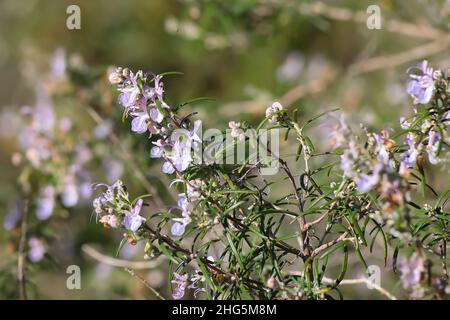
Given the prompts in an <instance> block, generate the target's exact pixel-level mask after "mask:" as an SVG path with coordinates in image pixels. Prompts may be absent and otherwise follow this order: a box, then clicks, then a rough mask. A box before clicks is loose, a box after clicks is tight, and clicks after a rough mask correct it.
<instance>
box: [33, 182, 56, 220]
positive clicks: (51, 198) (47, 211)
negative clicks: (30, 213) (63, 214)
mask: <svg viewBox="0 0 450 320" xmlns="http://www.w3.org/2000/svg"><path fill="white" fill-rule="evenodd" d="M54 207H55V188H54V187H53V186H47V187H45V188H44V189H43V190H42V192H41V194H40V196H39V198H38V199H37V207H36V216H37V218H38V219H39V220H47V219H48V218H49V217H50V216H51V215H52V213H53V209H54Z"/></svg>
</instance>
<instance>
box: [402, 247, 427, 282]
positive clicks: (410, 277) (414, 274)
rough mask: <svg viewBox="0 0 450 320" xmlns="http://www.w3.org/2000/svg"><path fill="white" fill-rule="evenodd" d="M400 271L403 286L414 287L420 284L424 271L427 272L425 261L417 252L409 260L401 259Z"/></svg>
mask: <svg viewBox="0 0 450 320" xmlns="http://www.w3.org/2000/svg"><path fill="white" fill-rule="evenodd" d="M399 271H400V277H401V279H402V282H403V288H405V289H408V288H413V287H415V286H417V285H418V284H420V280H421V278H422V273H423V272H425V265H424V261H423V259H422V257H421V256H420V255H419V254H418V253H417V252H414V253H413V255H412V256H411V258H409V260H408V259H402V260H400V262H399Z"/></svg>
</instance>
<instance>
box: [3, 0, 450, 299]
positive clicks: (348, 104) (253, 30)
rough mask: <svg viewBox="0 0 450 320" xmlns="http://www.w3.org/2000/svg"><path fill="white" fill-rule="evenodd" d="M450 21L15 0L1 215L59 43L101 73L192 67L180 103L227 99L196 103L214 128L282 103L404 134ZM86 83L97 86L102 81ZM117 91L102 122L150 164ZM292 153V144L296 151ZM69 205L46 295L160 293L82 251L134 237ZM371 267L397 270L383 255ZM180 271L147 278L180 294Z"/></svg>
mask: <svg viewBox="0 0 450 320" xmlns="http://www.w3.org/2000/svg"><path fill="white" fill-rule="evenodd" d="M70 4H77V5H79V6H80V8H81V30H68V29H67V27H66V19H67V17H68V15H67V14H66V8H67V7H68V6H69V5H70ZM374 4H375V5H378V6H379V8H380V9H381V18H382V20H381V29H380V30H370V29H369V28H368V27H367V26H366V19H367V17H368V14H367V13H366V9H367V7H368V6H369V5H374ZM449 16H450V2H449V1H445V0H435V1H425V0H411V1H401V0H397V1H395V0H385V1H365V0H363V1H361V0H354V1H338V0H336V1H324V2H319V3H318V2H315V1H301V0H266V1H264V0H241V1H237V0H236V1H235V0H230V1H228V0H227V1H220V0H204V1H200V0H198V1H194V0H192V1H189V0H164V1H156V0H155V1H145V0H142V1H140V0H129V1H117V2H112V1H106V0H97V1H89V0H86V1H68V0H60V1H50V0H24V1H15V0H2V1H0V70H1V73H0V84H1V85H0V113H1V118H0V119H1V120H0V121H1V122H0V134H1V138H0V168H1V169H0V175H1V176H0V178H1V183H0V220H1V221H3V218H4V216H5V214H6V212H7V208H8V204H9V203H10V202H11V201H12V200H13V199H15V198H16V197H17V184H16V181H17V178H18V173H19V171H18V168H17V167H14V166H13V165H12V164H11V156H12V154H13V153H14V152H15V151H16V150H17V142H16V136H17V134H18V132H20V130H21V127H20V125H16V123H18V122H17V121H16V118H17V117H18V116H19V108H20V107H21V106H24V105H32V104H33V103H34V102H35V99H36V98H35V94H34V85H35V84H36V83H37V82H39V80H40V79H39V77H40V74H41V72H44V71H43V70H46V69H48V67H49V64H50V60H51V57H52V55H53V54H54V52H55V50H57V49H58V48H64V49H65V51H66V53H67V56H68V57H69V59H72V62H73V63H75V64H78V65H81V66H83V68H84V69H87V70H89V71H92V70H94V71H93V72H94V73H95V72H97V71H96V70H100V71H98V72H100V73H101V72H103V71H105V70H106V69H107V68H108V67H110V66H128V67H130V68H131V69H133V70H134V69H143V70H151V71H154V72H165V71H181V72H183V73H184V76H176V77H170V78H168V80H167V81H166V83H165V85H166V92H167V96H168V100H169V102H172V103H174V102H182V101H186V100H189V99H192V98H196V97H203V96H207V97H211V98H213V99H214V101H209V102H202V103H198V104H196V105H195V106H193V107H189V108H192V111H193V110H194V108H195V111H196V112H198V113H199V117H200V118H202V119H203V121H204V123H205V125H206V126H208V127H217V128H223V127H225V126H227V123H228V121H230V120H239V121H243V120H246V121H248V122H250V123H255V122H257V121H258V119H260V117H261V116H263V114H264V111H265V109H266V107H267V106H268V105H269V104H270V103H271V102H273V101H275V100H279V101H281V102H282V104H284V105H285V106H287V107H293V106H300V107H301V109H300V110H301V112H300V114H301V116H304V117H308V116H312V115H314V114H318V113H320V112H322V111H324V110H328V109H332V108H335V107H339V108H341V109H342V110H343V111H345V112H346V113H347V114H349V120H350V121H351V122H352V123H353V124H355V125H358V124H359V123H360V122H363V123H365V124H366V125H367V126H368V127H369V128H370V129H375V130H380V129H382V128H389V127H390V128H397V126H398V118H399V116H400V115H405V114H406V115H408V114H411V112H412V108H411V99H409V97H407V95H406V93H405V89H404V88H405V84H406V81H407V76H406V74H405V71H406V69H407V67H408V66H410V65H413V64H416V63H417V62H418V61H421V60H423V59H428V60H430V61H431V62H432V64H433V65H434V66H435V67H436V68H438V67H440V68H444V69H446V68H447V67H450V58H449V52H450V51H449V43H448V40H445V41H443V40H442V39H444V37H445V35H446V34H447V33H448V29H449V26H450V24H449V23H450V20H449ZM84 85H85V87H89V81H87V83H85V84H84ZM85 89H86V90H88V88H85ZM105 90H106V92H109V93H107V95H110V102H108V103H105V104H107V105H108V106H107V107H104V108H103V109H102V116H105V117H109V118H110V119H113V120H114V122H115V124H116V126H115V132H116V133H117V135H118V136H119V137H123V141H124V142H125V143H127V144H128V145H130V146H131V147H133V150H136V151H135V154H136V155H137V158H138V160H136V161H137V162H138V165H141V166H142V167H143V168H147V167H146V166H149V159H146V152H147V151H145V150H148V145H147V144H146V143H147V142H146V139H145V138H140V137H136V136H135V137H130V135H129V134H127V132H128V127H127V126H126V124H121V122H120V112H119V111H118V110H119V107H118V106H117V105H116V104H115V103H114V99H115V94H114V92H113V91H112V90H110V91H108V90H109V89H108V88H106V89H104V91H105ZM77 104H78V105H81V107H82V104H83V102H78V103H75V102H73V101H72V102H67V101H65V102H64V101H62V102H60V103H59V105H58V110H62V111H61V112H62V113H66V114H67V115H69V116H71V117H77V118H82V119H83V118H85V119H86V123H87V124H86V126H87V127H89V126H92V125H93V120H92V119H91V118H90V116H89V114H88V113H87V112H86V113H83V112H82V111H79V110H82V108H81V109H76V110H78V111H71V110H70V109H71V108H75V107H76V105H77ZM78 107H79V106H78ZM188 110H189V109H188ZM89 128H90V127H89ZM86 130H88V128H87V129H86ZM89 130H90V129H89ZM311 134H312V136H313V139H315V140H316V141H315V142H316V143H319V144H320V143H322V142H324V141H325V136H326V132H324V129H323V128H320V127H319V128H318V129H315V130H313V131H312V132H311ZM121 139H122V138H121ZM284 148H285V150H289V146H284ZM114 152H115V153H118V154H119V153H120V151H118V150H115V151H114ZM140 154H141V155H142V156H140ZM119 155H120V154H119ZM141 158H142V159H141ZM152 168H153V169H152V170H147V169H145V175H146V178H147V179H148V181H150V182H151V184H152V185H153V186H154V187H155V188H157V189H158V190H160V192H161V198H162V200H163V201H164V202H165V203H166V204H169V203H171V202H173V201H174V200H173V197H172V195H171V193H170V192H169V191H167V190H165V187H164V185H167V180H165V179H166V178H164V177H162V175H161V174H160V173H158V172H157V171H158V170H159V165H156V166H153V167H152ZM93 170H94V171H95V172H96V175H97V177H98V179H102V177H103V178H104V177H105V172H104V171H105V168H104V166H102V165H101V164H99V165H98V167H96V168H93ZM447 170H448V169H447ZM123 171H124V172H123V176H124V178H123V179H124V181H126V182H127V183H128V184H130V185H131V188H132V190H133V191H135V192H136V193H137V194H140V193H145V190H144V188H143V187H142V186H141V185H140V183H139V181H137V180H136V179H134V178H133V177H132V172H133V170H132V168H129V167H128V166H127V165H125V168H124V169H123ZM444 173H445V174H442V172H440V171H437V172H432V174H431V176H430V178H429V180H430V181H429V182H430V183H431V184H432V185H434V186H435V187H436V189H438V190H443V189H444V188H445V187H447V188H448V187H449V186H450V185H449V182H448V171H447V172H444ZM61 210H62V209H61ZM148 210H151V208H150V209H148ZM66 211H67V212H66V213H67V214H61V215H60V217H59V218H58V219H57V221H56V222H55V223H54V225H53V226H52V230H53V231H52V232H54V233H55V235H54V236H55V239H56V240H55V241H53V243H52V245H51V247H50V248H49V253H51V255H52V257H53V258H51V259H50V258H49V259H48V261H44V262H42V263H39V264H38V265H36V266H32V268H33V269H32V271H31V272H30V275H29V277H30V280H31V281H32V283H33V284H34V285H33V289H32V291H33V295H32V297H34V298H44V299H60V298H62V299H80V298H87V299H118V298H119V299H120V298H134V299H141V298H146V299H153V298H155V296H154V295H153V293H152V292H151V291H150V290H148V289H147V288H146V287H145V285H143V284H142V281H140V280H139V279H137V278H136V277H133V276H131V275H130V274H129V273H127V272H125V271H124V270H123V268H120V267H113V266H110V265H108V264H105V263H99V262H98V261H97V260H96V259H94V258H93V257H92V256H91V255H92V252H91V255H89V254H88V253H86V250H82V248H83V245H86V244H88V245H89V248H91V249H92V248H95V252H96V253H100V254H104V255H105V256H114V254H115V250H116V248H117V245H118V241H119V240H118V239H120V235H119V237H117V235H114V233H113V232H105V231H104V230H103V228H101V227H100V226H99V225H98V224H96V223H95V222H94V221H95V219H93V218H92V207H91V206H90V203H89V201H87V202H84V203H81V204H80V205H78V206H77V207H75V208H71V209H70V210H66ZM10 238H11V232H9V231H8V232H7V231H3V230H2V231H0V268H2V272H0V298H15V297H16V296H15V290H16V287H17V283H16V280H15V278H14V272H13V271H11V270H9V271H11V272H9V271H8V268H11V267H10V264H11V261H12V260H13V259H15V258H16V257H15V255H14V248H13V249H11V244H10V242H9V241H10ZM84 248H85V249H86V247H84ZM119 258H120V259H127V260H136V261H142V260H143V259H142V248H139V247H132V246H125V248H124V249H123V250H122V252H121V254H120V256H119ZM370 259H371V260H369V261H371V262H372V263H375V264H379V265H382V264H383V263H382V262H381V261H382V257H381V255H380V257H377V256H375V257H372V258H370ZM355 262H356V261H355ZM113 263H114V262H113ZM71 264H76V265H79V266H80V267H81V270H82V289H81V290H68V289H67V288H66V285H65V283H66V279H67V274H66V267H67V266H68V265H71ZM383 270H384V271H383V278H382V284H383V286H384V287H386V288H388V289H389V290H393V291H394V292H396V293H398V294H399V295H400V296H401V288H400V287H399V286H398V283H397V278H396V276H395V275H393V274H392V270H391V268H390V266H389V265H388V267H387V268H386V269H383ZM167 272H168V270H167V266H166V264H165V262H164V261H162V262H161V263H156V264H155V265H154V266H153V267H152V268H150V269H145V270H139V271H137V273H138V275H139V277H141V278H143V279H146V281H148V283H149V284H151V285H152V286H153V287H155V288H158V290H160V291H161V293H162V294H164V295H166V296H170V289H169V288H168V286H167V276H168V275H167ZM360 274H362V270H361V269H360V267H357V264H355V267H354V268H350V271H349V275H348V276H349V277H352V276H353V277H356V276H359V275H360ZM344 292H346V293H347V294H348V297H350V298H355V299H365V298H380V296H379V295H377V294H376V293H373V292H371V291H369V290H367V289H366V288H365V286H364V285H360V286H352V287H348V288H344Z"/></svg>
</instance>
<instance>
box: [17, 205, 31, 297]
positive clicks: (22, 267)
mask: <svg viewBox="0 0 450 320" xmlns="http://www.w3.org/2000/svg"><path fill="white" fill-rule="evenodd" d="M25 201H26V203H25V206H24V208H25V209H24V213H23V217H22V223H21V226H20V241H19V250H18V254H19V257H18V259H17V280H18V281H19V297H20V299H22V300H27V290H26V282H27V281H26V253H25V246H26V242H27V218H28V209H29V207H28V206H29V203H28V200H25Z"/></svg>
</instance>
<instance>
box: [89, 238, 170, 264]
mask: <svg viewBox="0 0 450 320" xmlns="http://www.w3.org/2000/svg"><path fill="white" fill-rule="evenodd" d="M81 250H82V251H83V252H84V253H85V254H87V255H88V256H90V257H91V258H93V259H95V260H97V261H99V262H101V263H104V264H107V265H109V266H113V267H120V268H131V269H154V268H156V267H158V266H159V265H161V263H162V262H163V261H164V260H165V259H164V256H161V257H159V258H158V259H156V260H154V261H130V260H123V259H116V258H112V257H109V256H107V255H104V254H103V253H100V252H98V251H97V250H95V249H94V248H93V247H92V246H90V245H88V244H84V245H83V246H82V247H81Z"/></svg>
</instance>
